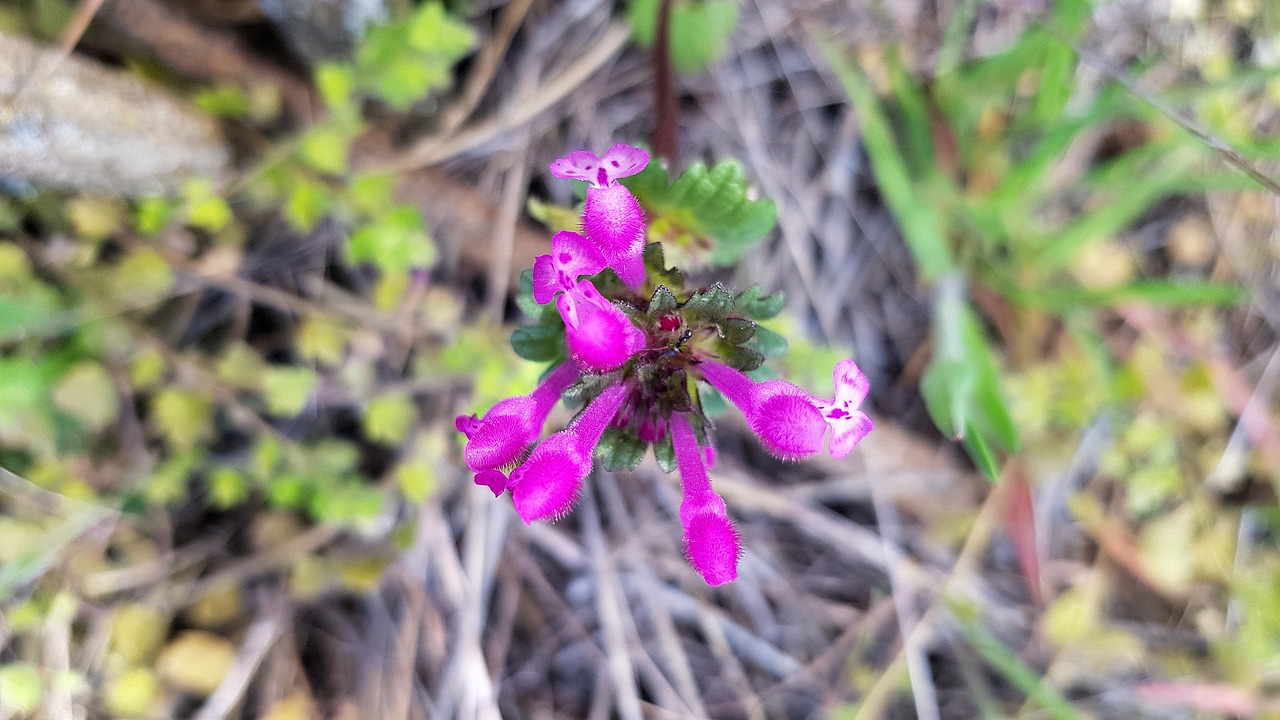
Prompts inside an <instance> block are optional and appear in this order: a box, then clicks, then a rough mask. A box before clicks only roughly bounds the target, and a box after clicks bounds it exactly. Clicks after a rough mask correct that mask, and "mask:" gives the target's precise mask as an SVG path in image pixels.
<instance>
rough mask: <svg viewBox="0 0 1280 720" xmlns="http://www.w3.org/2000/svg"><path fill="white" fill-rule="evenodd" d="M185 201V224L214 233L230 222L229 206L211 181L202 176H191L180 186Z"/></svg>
mask: <svg viewBox="0 0 1280 720" xmlns="http://www.w3.org/2000/svg"><path fill="white" fill-rule="evenodd" d="M182 196H183V199H184V200H185V202H186V209H187V224H189V225H191V226H192V227H197V228H200V229H201V230H205V231H207V232H210V233H216V232H218V231H219V230H221V229H222V228H224V227H226V226H227V223H229V222H231V217H232V215H231V206H229V205H227V201H226V200H224V199H223V198H222V196H221V195H219V194H217V191H216V190H215V189H214V187H213V183H212V182H210V181H209V180H206V179H204V178H193V179H191V180H188V181H187V182H186V183H184V184H183V186H182Z"/></svg>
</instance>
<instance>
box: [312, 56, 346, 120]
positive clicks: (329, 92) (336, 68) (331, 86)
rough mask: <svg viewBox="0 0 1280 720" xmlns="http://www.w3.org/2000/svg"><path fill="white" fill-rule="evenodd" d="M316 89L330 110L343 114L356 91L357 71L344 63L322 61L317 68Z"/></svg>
mask: <svg viewBox="0 0 1280 720" xmlns="http://www.w3.org/2000/svg"><path fill="white" fill-rule="evenodd" d="M315 80H316V89H317V90H319V91H320V97H321V99H323V100H324V104H325V105H326V106H327V107H328V108H329V110H330V111H332V112H335V114H338V115H342V114H344V113H345V111H346V108H348V107H350V105H351V96H352V94H353V93H354V92H355V86H356V77H355V72H354V71H353V70H352V69H351V68H349V67H346V66H344V65H338V64H336V63H321V64H320V65H317V66H316V68H315Z"/></svg>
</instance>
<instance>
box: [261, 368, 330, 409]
mask: <svg viewBox="0 0 1280 720" xmlns="http://www.w3.org/2000/svg"><path fill="white" fill-rule="evenodd" d="M317 380H318V378H317V377H316V374H315V372H314V371H313V370H311V369H310V368H305V367H293V366H288V365H271V366H269V367H268V368H267V371H266V373H265V374H264V375H263V376H262V395H263V399H264V400H265V401H266V403H267V412H269V413H271V414H272V415H278V416H280V417H294V416H296V415H297V414H298V413H300V412H302V409H303V408H304V407H306V406H307V398H309V397H311V391H312V390H314V389H315V386H316V382H317Z"/></svg>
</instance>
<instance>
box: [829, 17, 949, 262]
mask: <svg viewBox="0 0 1280 720" xmlns="http://www.w3.org/2000/svg"><path fill="white" fill-rule="evenodd" d="M820 46H821V48H822V52H823V55H824V56H826V58H827V62H828V63H830V65H831V68H832V69H833V70H834V71H835V73H836V76H837V77H839V78H840V82H841V83H842V84H843V85H844V88H845V92H847V93H849V98H850V99H851V100H852V101H853V104H854V106H855V107H856V108H857V109H858V117H859V119H860V120H861V122H862V142H863V145H864V146H865V147H866V150H867V156H868V157H869V158H870V160H871V168H872V170H873V171H874V172H875V176H876V183H877V184H878V185H879V188H880V194H881V195H883V196H884V200H885V203H886V204H887V205H888V206H889V209H890V210H892V211H893V216H894V217H895V218H896V219H897V221H898V225H899V226H900V227H901V229H902V236H903V239H904V240H906V243H907V246H908V247H909V248H910V249H911V254H912V256H913V257H914V258H915V261H916V264H917V265H918V266H919V267H920V274H921V275H922V276H923V277H924V279H925V280H928V281H930V282H932V281H935V280H937V279H938V278H940V277H942V275H943V274H945V273H946V272H947V271H948V270H950V269H951V267H952V265H953V261H952V258H951V251H950V250H949V249H948V248H947V244H946V241H945V235H944V232H943V223H942V217H941V215H940V214H939V213H938V211H937V210H936V209H935V208H934V207H933V205H932V204H931V203H930V202H928V199H927V198H924V197H921V195H920V193H919V192H918V188H917V187H916V185H915V184H914V183H913V182H912V179H911V176H910V175H909V174H908V172H907V164H906V162H905V160H904V159H903V156H902V154H901V152H900V151H899V148H898V145H897V143H896V142H895V141H894V138H893V131H892V130H891V126H890V124H889V120H888V117H887V116H886V114H885V111H884V108H883V107H882V106H881V104H880V98H878V97H877V96H876V94H875V92H874V91H873V90H872V89H871V85H870V83H869V82H868V81H867V79H866V78H865V77H863V74H862V72H861V71H860V70H859V69H857V68H855V67H854V66H853V64H852V63H851V62H849V61H848V60H847V59H845V58H844V57H842V56H841V55H840V53H839V52H837V51H836V49H835V48H834V47H833V46H832V45H831V44H830V43H829V42H825V41H824V42H821V43H820Z"/></svg>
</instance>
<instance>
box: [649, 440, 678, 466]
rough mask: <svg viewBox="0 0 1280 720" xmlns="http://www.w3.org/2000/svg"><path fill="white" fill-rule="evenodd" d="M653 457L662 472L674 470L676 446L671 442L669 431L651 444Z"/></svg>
mask: <svg viewBox="0 0 1280 720" xmlns="http://www.w3.org/2000/svg"><path fill="white" fill-rule="evenodd" d="M653 457H654V458H655V459H657V461H658V467H660V468H662V472H664V473H673V472H675V471H676V448H675V445H674V444H672V442H671V433H667V434H666V435H665V436H663V438H662V439H661V440H659V441H658V443H657V444H656V445H654V446H653Z"/></svg>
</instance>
